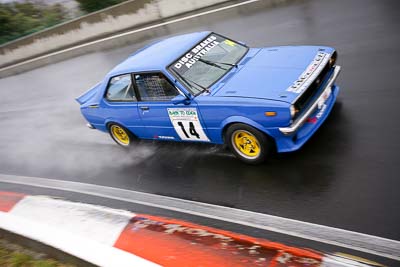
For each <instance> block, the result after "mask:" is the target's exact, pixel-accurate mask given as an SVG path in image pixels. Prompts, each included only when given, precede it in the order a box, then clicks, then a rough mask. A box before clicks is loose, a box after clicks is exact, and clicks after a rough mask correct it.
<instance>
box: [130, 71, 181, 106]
mask: <svg viewBox="0 0 400 267" xmlns="http://www.w3.org/2000/svg"><path fill="white" fill-rule="evenodd" d="M134 79H135V84H136V86H137V88H138V91H139V94H140V99H141V100H142V101H168V100H171V99H172V98H174V97H175V96H177V95H179V92H178V90H177V89H176V88H175V87H174V86H173V85H172V84H171V83H170V82H169V80H168V79H167V78H166V77H165V76H164V75H163V74H162V73H142V74H135V75H134Z"/></svg>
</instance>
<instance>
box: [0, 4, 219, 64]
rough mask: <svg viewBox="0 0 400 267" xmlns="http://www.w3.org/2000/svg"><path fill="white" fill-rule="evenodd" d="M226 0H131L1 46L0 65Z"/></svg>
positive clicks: (14, 62) (13, 62)
mask: <svg viewBox="0 0 400 267" xmlns="http://www.w3.org/2000/svg"><path fill="white" fill-rule="evenodd" d="M222 2H227V0H173V1H171V0H130V1H127V2H124V3H121V4H119V5H116V6H113V7H110V8H106V9H104V10H101V11H98V12H95V13H92V14H89V15H87V16H83V17H81V18H78V19H75V20H72V21H69V22H66V23H63V24H61V25H58V26H55V27H52V28H49V29H47V30H44V31H41V32H38V33H35V34H32V35H29V36H26V37H24V38H20V39H18V40H15V41H12V42H9V43H6V44H4V45H2V46H0V67H5V66H10V65H13V64H16V63H18V62H21V61H24V60H27V59H31V58H35V57H38V56H41V55H44V54H48V53H51V52H55V51H59V50H62V49H65V48H68V47H71V46H74V45H78V44H82V43H85V42H89V41H93V40H96V39H99V38H103V37H106V36H110V35H112V34H115V33H118V32H122V31H124V30H127V29H130V28H133V27H137V26H140V25H145V24H148V23H152V22H155V21H160V20H163V19H166V18H170V17H172V16H176V15H179V14H182V13H185V12H189V11H192V10H196V9H199V8H204V7H207V6H211V5H215V4H219V3H222Z"/></svg>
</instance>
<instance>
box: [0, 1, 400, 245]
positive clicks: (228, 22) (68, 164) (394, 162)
mask: <svg viewBox="0 0 400 267" xmlns="http://www.w3.org/2000/svg"><path fill="white" fill-rule="evenodd" d="M399 8H400V2H398V1H396V0H392V1H389V0H385V1H372V0H352V1H345V0H338V1H328V0H326V1H318V0H314V1H313V0H304V1H295V2H294V3H293V2H290V4H283V5H279V6H276V7H272V8H271V7H267V6H266V5H264V4H263V3H262V2H261V3H251V4H248V5H244V6H241V7H238V8H233V9H229V10H225V11H220V12H216V13H213V14H210V15H205V16H201V17H197V18H193V19H190V20H186V21H183V22H178V23H173V24H170V25H167V26H163V27H160V28H156V29H153V30H151V31H150V30H149V31H147V32H146V33H145V36H144V37H143V36H141V38H140V41H138V42H137V43H136V44H134V45H130V46H128V47H123V48H116V49H113V50H111V51H99V52H97V53H92V54H88V55H84V56H80V57H77V58H73V59H69V60H66V61H63V62H59V63H56V64H52V65H48V66H45V67H42V68H39V69H36V70H33V71H30V72H26V73H23V74H19V75H16V76H12V77H8V78H3V79H1V80H0V88H1V91H2V97H1V98H0V123H1V129H2V130H1V132H0V159H1V161H0V173H2V174H13V175H24V176H36V177H46V178H51V179H61V180H70V181H80V182H85V183H91V184H98V185H106V186H112V187H118V188H124V189H130V190H136V191H143V192H149V193H154V194H159V195H165V196H173V197H176V198H181V199H190V200H196V201H199V202H206V203H212V204H217V205H223V206H228V207H236V208H239V209H244V210H250V211H257V212H261V213H267V214H271V215H277V216H282V217H287V218H292V219H297V220H302V221H306V222H313V223H317V224H322V225H328V226H333V227H338V228H343V229H347V230H351V231H356V232H361V233H366V234H371V235H377V236H380V237H386V238H389V239H394V240H400V227H399V225H400V197H399V193H398V190H400V175H399V174H398V173H399V171H400V160H399V153H398V151H400V145H399V141H398V138H399V136H400V126H399V118H398V116H399V115H398V114H399V110H400V109H399V103H398V101H399V99H400V91H399V79H398V77H399V73H400V64H399V62H400V52H399V44H400V34H399V33H400V30H399V29H400V16H398V10H399ZM200 30H212V31H215V32H219V33H222V34H224V35H226V36H230V37H232V38H233V39H236V40H242V41H245V42H246V43H247V44H248V45H249V46H253V47H261V46H274V45H300V44H320V45H328V46H333V47H335V48H336V49H337V51H338V53H339V60H338V64H339V65H341V66H342V73H341V74H340V76H339V78H338V81H337V83H338V85H339V86H340V87H341V92H340V94H339V97H338V103H337V104H336V106H335V107H334V109H333V111H332V113H331V114H330V116H329V118H328V119H327V121H326V122H325V124H324V125H323V126H322V127H321V128H320V129H319V130H318V132H317V133H316V134H315V135H314V136H313V138H312V139H311V140H310V141H309V142H308V143H307V144H306V145H305V146H304V147H303V148H302V149H301V150H300V151H298V152H295V153H290V154H281V155H278V156H277V157H276V158H274V159H272V160H270V161H269V163H268V164H265V165H261V166H248V165H245V164H242V163H241V162H240V161H238V160H237V159H235V158H234V157H233V156H232V155H231V154H230V153H229V151H226V150H225V149H224V148H223V147H218V146H217V147H215V146H208V145H180V144H166V143H163V144H160V143H158V144H151V143H145V144H142V145H140V146H139V147H138V148H136V149H134V150H133V151H130V152H125V151H123V150H121V149H120V148H119V147H118V146H117V145H116V144H114V143H113V141H112V140H111V138H110V137H109V136H107V135H106V134H103V133H101V132H98V131H91V130H89V129H87V128H86V126H85V123H86V122H85V121H84V119H83V118H82V116H81V114H80V112H79V106H78V104H77V103H76V102H75V100H74V98H75V97H76V96H78V95H80V94H81V93H83V92H84V91H85V90H87V89H88V88H89V87H90V86H92V85H93V84H95V83H96V82H97V81H99V80H100V79H102V77H103V76H104V75H105V74H106V72H107V71H108V70H110V69H111V68H112V67H113V66H114V65H116V64H117V63H118V62H120V61H121V60H123V59H124V58H125V57H127V56H128V55H129V54H130V53H132V52H133V51H135V50H136V49H138V48H140V47H141V46H143V45H145V44H147V43H148V42H150V41H151V40H154V39H159V38H164V37H166V36H171V35H175V34H180V33H187V32H193V31H200ZM164 52H165V53H167V52H168V51H161V52H160V53H164ZM0 186H1V184H0Z"/></svg>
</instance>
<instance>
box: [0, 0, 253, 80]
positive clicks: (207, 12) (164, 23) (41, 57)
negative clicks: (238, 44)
mask: <svg viewBox="0 0 400 267" xmlns="http://www.w3.org/2000/svg"><path fill="white" fill-rule="evenodd" d="M259 1H260V0H248V1H244V2H241V3H237V4H233V5H229V6H224V7H220V8H216V9H212V10H209V11H204V12H200V13H197V14H194V15H190V16H185V17H182V18H177V19H173V20H169V21H166V22H162V23H158V24H155V25H151V26H147V27H143V28H140V29H136V30H132V31H128V32H124V33H120V34H116V35H113V36H110V37H106V38H102V39H99V40H96V41H92V42H88V43H84V44H81V45H77V46H73V47H70V48H67V49H64V50H61V51H57V52H53V53H49V54H46V55H43V56H40V57H35V58H33V59H29V60H26V61H23V62H20V63H17V64H14V65H11V66H7V67H3V68H1V69H0V72H2V71H6V70H9V69H13V68H15V67H19V66H22V65H25V64H28V63H32V62H35V61H38V60H42V59H45V58H49V57H52V56H55V55H59V54H62V53H65V52H69V51H73V50H76V49H80V48H82V47H85V46H90V45H93V44H97V43H101V42H104V41H108V40H112V39H115V38H119V37H123V36H126V35H130V34H133V33H138V32H143V31H147V30H151V29H154V28H158V27H162V26H165V25H168V24H173V23H176V22H181V21H184V20H188V19H192V18H196V17H200V16H204V15H208V14H212V13H215V12H219V11H223V10H227V9H231V8H235V7H238V6H243V5H247V4H251V3H254V2H259Z"/></svg>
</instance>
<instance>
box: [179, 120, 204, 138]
mask: <svg viewBox="0 0 400 267" xmlns="http://www.w3.org/2000/svg"><path fill="white" fill-rule="evenodd" d="M178 125H179V126H181V129H182V132H183V133H184V134H185V136H186V137H187V138H190V136H189V135H188V133H187V132H186V130H185V126H183V123H182V122H181V121H178ZM189 133H190V134H191V135H193V136H196V137H197V139H200V135H199V134H198V133H197V132H196V128H194V124H193V122H189Z"/></svg>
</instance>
